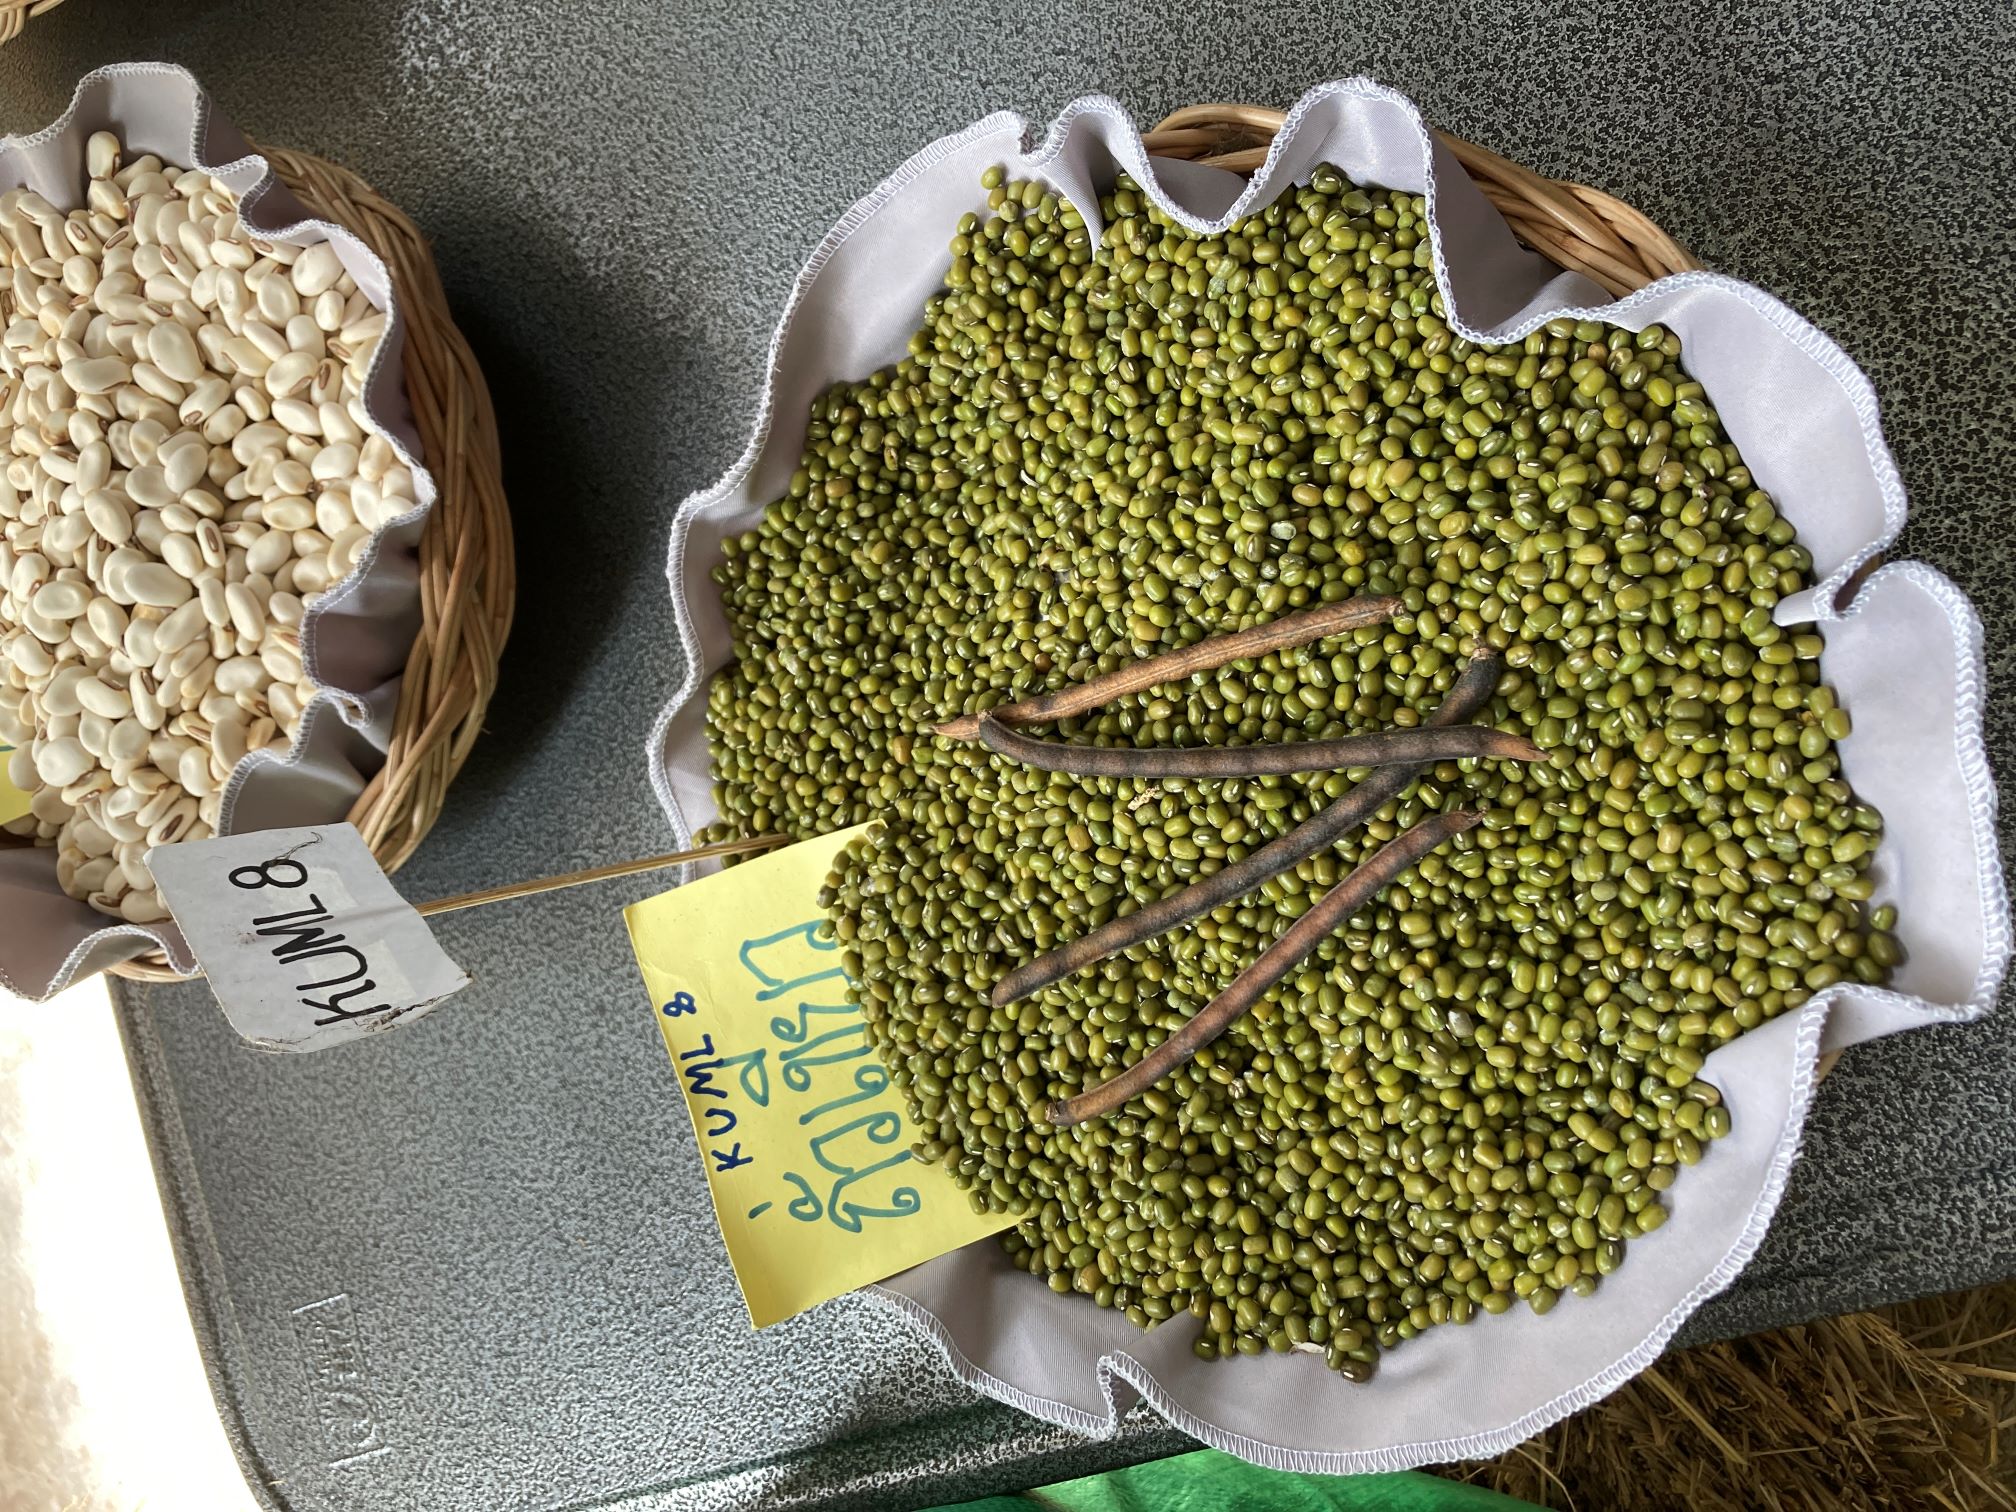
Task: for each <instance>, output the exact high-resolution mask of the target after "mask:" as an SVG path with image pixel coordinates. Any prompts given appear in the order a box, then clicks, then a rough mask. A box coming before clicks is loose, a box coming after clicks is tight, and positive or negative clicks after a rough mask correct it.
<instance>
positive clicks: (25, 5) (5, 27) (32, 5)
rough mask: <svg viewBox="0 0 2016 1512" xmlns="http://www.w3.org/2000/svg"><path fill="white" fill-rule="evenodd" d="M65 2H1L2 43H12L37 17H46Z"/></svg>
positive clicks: (44, 0) (53, 0)
mask: <svg viewBox="0 0 2016 1512" xmlns="http://www.w3.org/2000/svg"><path fill="white" fill-rule="evenodd" d="M62 3H63V0H0V42H12V41H13V40H14V39H15V38H16V37H18V36H20V35H21V28H22V27H24V26H26V25H27V24H28V23H29V21H30V20H31V19H33V18H34V17H36V16H41V15H46V14H47V13H48V12H50V11H52V10H54V9H56V7H57V6H59V5H61V4H62Z"/></svg>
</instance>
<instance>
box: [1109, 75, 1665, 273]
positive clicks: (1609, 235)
mask: <svg viewBox="0 0 2016 1512" xmlns="http://www.w3.org/2000/svg"><path fill="white" fill-rule="evenodd" d="M1286 119H1287V112H1285V111H1281V110H1276V109H1274V108H1273V107H1271V106H1267V105H1241V104H1234V103H1217V104H1206V105H1189V106H1185V107H1184V108H1183V109H1181V110H1175V111H1171V112H1170V113H1169V114H1168V115H1166V116H1164V117H1163V118H1162V120H1161V121H1159V122H1158V123H1156V125H1155V126H1153V127H1152V128H1150V129H1149V130H1148V131H1147V132H1146V133H1144V134H1143V136H1142V141H1143V143H1144V144H1145V145H1146V146H1147V149H1148V151H1149V153H1150V154H1152V155H1154V156H1156V157H1172V158H1183V159H1187V160H1189V161H1191V162H1197V163H1203V164H1206V165H1207V166H1210V167H1214V168H1227V169H1230V170H1232V171H1234V172H1237V173H1251V172H1253V170H1255V169H1256V168H1258V167H1259V166H1260V165H1261V164H1262V163H1263V162H1265V161H1266V158H1267V148H1268V144H1269V143H1271V142H1272V141H1273V140H1274V137H1275V135H1276V134H1277V133H1278V132H1279V131H1280V130H1281V126H1282V123H1283V122H1284V121H1285V120H1286ZM1429 129H1430V130H1431V131H1434V133H1435V137H1436V139H1437V140H1438V141H1440V142H1441V143H1442V144H1443V145H1444V146H1446V147H1447V148H1448V149H1449V150H1450V151H1451V152H1452V153H1454V154H1455V156H1456V159H1457V161H1458V162H1460V163H1461V164H1462V165H1463V168H1464V170H1465V171H1466V172H1467V173H1468V174H1469V175H1470V177H1471V178H1472V179H1473V180H1475V181H1476V183H1477V187H1478V188H1480V189H1482V190H1483V191H1484V197H1485V198H1486V199H1488V200H1489V201H1490V202H1491V204H1492V205H1493V207H1494V208H1496V209H1497V211H1498V212H1499V214H1501V215H1503V216H1504V217H1505V221H1506V224H1508V225H1509V226H1510V227H1511V228H1512V230H1513V233H1514V234H1515V235H1517V236H1518V238H1519V239H1520V240H1521V241H1523V242H1525V243H1526V244H1527V245H1528V246H1529V247H1531V248H1533V249H1534V250H1535V251H1536V252H1539V253H1540V254H1541V255H1543V256H1545V257H1547V258H1550V259H1552V260H1553V261H1554V262H1555V263H1557V264H1559V265H1560V266H1561V267H1564V268H1567V269H1569V270H1570V271H1571V272H1575V273H1580V274H1583V275H1584V276H1585V277H1588V278H1591V279H1594V280H1595V281H1596V282H1597V283H1599V284H1601V285H1602V286H1603V287H1604V288H1605V289H1607V290H1608V291H1609V292H1610V293H1611V294H1613V295H1619V296H1622V295H1625V294H1629V293H1632V292H1633V291H1634V290H1637V289H1642V288H1643V287H1644V286H1645V285H1646V284H1648V283H1651V282H1652V281H1653V280H1655V279H1659V278H1664V277H1666V276H1667V275H1668V274H1670V273H1684V272H1687V271H1689V270H1692V269H1695V268H1699V267H1700V266H1701V264H1700V263H1699V262H1698V261H1696V259H1695V258H1694V255H1693V254H1692V253H1690V252H1689V251H1688V250H1687V249H1686V248H1685V247H1683V246H1682V245H1681V244H1680V243H1679V242H1678V241H1676V240H1675V239H1674V238H1673V237H1672V236H1670V235H1668V234H1667V233H1666V232H1665V231H1663V230H1661V229H1660V227H1659V226H1658V225H1657V224H1656V223H1655V222H1654V221H1653V220H1652V219H1651V218H1650V217H1649V216H1647V215H1645V214H1644V213H1642V212H1641V211H1639V210H1637V209H1634V208H1633V207H1632V206H1630V205H1628V204H1626V203H1625V202H1624V201H1623V200H1620V199H1618V198H1617V197H1616V196H1615V195H1611V194H1606V193H1605V192H1604V191H1602V190H1601V189H1592V188H1591V187H1589V186H1588V185H1587V184H1578V183H1575V182H1573V181H1572V180H1567V179H1552V178H1548V177H1546V176H1545V175H1544V174H1539V173H1535V172H1534V171H1533V170H1532V169H1530V168H1525V167H1522V166H1520V165H1519V164H1518V163H1515V162H1513V161H1512V160H1511V159H1510V158H1506V157H1501V156H1500V155H1499V154H1497V153H1495V152H1492V151H1491V150H1490V149H1489V148H1485V147H1479V146H1478V145H1477V144H1476V143H1474V142H1470V141H1466V140H1465V139H1464V138H1462V137H1459V136H1455V135H1453V134H1452V133H1450V132H1446V131H1441V130H1436V129H1435V128H1433V127H1430V128H1429Z"/></svg>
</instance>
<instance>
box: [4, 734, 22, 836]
mask: <svg viewBox="0 0 2016 1512" xmlns="http://www.w3.org/2000/svg"><path fill="white" fill-rule="evenodd" d="M13 754H14V747H12V746H10V745H0V824H12V823H13V822H14V821H15V820H16V819H19V818H20V817H21V816H22V815H23V814H25V813H27V812H28V795H27V794H26V793H24V792H22V791H21V789H19V788H17V787H16V786H14V784H13V783H12V782H11V781H9V780H8V777H7V759H8V758H9V757H10V756H12V755H13Z"/></svg>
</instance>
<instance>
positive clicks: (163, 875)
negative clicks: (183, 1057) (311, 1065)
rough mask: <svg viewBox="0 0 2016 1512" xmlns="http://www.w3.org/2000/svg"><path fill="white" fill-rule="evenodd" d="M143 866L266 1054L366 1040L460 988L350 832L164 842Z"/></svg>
mask: <svg viewBox="0 0 2016 1512" xmlns="http://www.w3.org/2000/svg"><path fill="white" fill-rule="evenodd" d="M147 867H148V870H149V871H151V872H153V874H154V881H155V882H156V883H157V884H158V885H159V887H160V890H161V901H162V902H163V903H165V904H167V905H168V910H169V912H170V913H172V914H174V915H175V922H176V923H177V924H179V925H181V926H182V934H183V937H184V938H185V939H187V940H188V942H189V948H190V950H192V951H194V952H195V955H196V959H197V961H198V962H200V963H201V964H202V967H203V970H204V972H205V973H206V974H207V975H208V976H209V978H210V990H211V991H212V992H214V993H216V995H217V1001H218V1002H219V1003H221V1004H222V1005H223V1007H224V1015H225V1017H226V1018H228V1019H230V1020H231V1027H232V1028H234V1029H236V1030H237V1031H238V1032H239V1033H240V1034H242V1035H244V1036H245V1038H246V1039H248V1040H250V1041H251V1042H252V1043H253V1044H254V1045H257V1046H258V1047H259V1048H260V1049H262V1050H322V1049H326V1048H327V1047H328V1046H330V1045H340V1044H342V1043H344V1042H345V1041H346V1040H354V1039H361V1038H362V1037H363V1036H365V1035H367V1034H376V1033H378V1032H379V1031H381V1030H385V1029H390V1028H392V1027H393V1026H394V1025H397V1024H406V1023H411V1022H412V1021H413V1020H414V1019H416V1018H418V1017H420V1015H421V1014H423V1013H425V1012H427V1011H428V1010H429V1009H431V1008H432V1007H434V1005H435V1004H436V1003H439V1002H440V1001H441V1000H442V999H443V998H445V997H448V996H450V995H452V994H454V993H457V992H460V991H461V990H462V989H463V988H464V987H467V986H468V985H469V978H468V977H467V976H465V975H463V972H462V968H461V967H459V966H457V965H456V964H455V963H454V962H453V961H451V960H449V959H448V956H447V954H446V953H445V952H444V951H443V950H442V949H441V947H440V946H439V945H437V944H435V942H434V936H433V934H432V933H431V932H430V931H429V930H428V928H427V925H426V924H425V922H423V921H422V919H421V918H420V915H419V914H417V913H415V912H414V911H413V906H412V905H411V904H410V903H408V902H407V901H406V900H405V899H404V898H402V897H400V896H399V894H398V893H397V892H395V891H394V890H393V887H392V884H391V882H390V881H389V880H387V878H386V876H385V873H384V872H383V871H382V870H381V869H380V868H379V865H378V863H377V862H376V861H374V860H373V859H372V858H371V852H370V851H368V850H366V849H365V847H364V840H363V837H362V836H360V835H359V834H358V833H357V831H356V829H355V828H354V827H353V826H351V825H348V824H318V825H314V826H312V827H310V828H306V829H281V830H257V831H254V832H253V833H251V834H245V835H228V836H226V837H225V838H223V839H221V840H198V841H194V842H192V843H188V844H183V845H164V846H161V847H159V848H157V849H155V850H153V851H150V852H148V855H147Z"/></svg>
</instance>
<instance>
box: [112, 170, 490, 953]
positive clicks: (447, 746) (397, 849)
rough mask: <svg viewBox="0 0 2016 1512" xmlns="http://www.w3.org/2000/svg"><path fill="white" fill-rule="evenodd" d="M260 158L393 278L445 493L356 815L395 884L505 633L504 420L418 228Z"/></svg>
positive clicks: (483, 695)
mask: <svg viewBox="0 0 2016 1512" xmlns="http://www.w3.org/2000/svg"><path fill="white" fill-rule="evenodd" d="M259 151H260V152H261V153H263V154H264V156H265V158H266V160H267V161H268V162H269V163H271V164H272V165H273V171H274V172H275V173H276V174H278V175H279V177H280V179H281V180H282V182H284V183H285V184H286V185H287V187H288V188H289V189H291V190H293V191H294V193H295V195H296V196H297V197H298V198H299V199H300V200H301V202H302V204H304V205H305V206H307V207H308V209H309V211H310V212H311V213H312V214H314V215H316V216H319V217H321V218H322V219H325V220H329V221H333V222H334V223H335V224H337V225H339V226H343V227H345V228H347V229H348V230H350V231H351V232H353V233H354V234H355V235H356V236H357V237H358V239H359V240H361V241H363V242H364V243H365V245H367V246H368V247H370V248H371V250H372V251H373V252H376V253H377V254H378V256H379V257H380V258H381V259H383V260H384V263H385V266H386V267H387V268H388V269H389V270H390V272H391V275H392V290H393V297H394V299H395V300H396V301H397V303H398V307H399V313H400V317H401V319H402V320H403V322H404V326H405V332H406V346H405V353H404V361H405V374H406V395H407V400H408V402H409V403H410V404H411V406H412V409H413V421H414V425H415V427H416V428H417V429H418V430H419V433H420V442H421V450H422V453H423V460H424V461H425V462H426V465H427V469H428V471H429V472H431V473H432V474H433V476H434V482H435V486H436V490H437V497H436V499H435V502H434V508H433V511H432V513H431V514H430V515H429V516H428V519H427V527H426V530H425V532H424V533H423V534H422V535H421V537H420V548H419V569H420V632H419V634H418V636H416V637H415V639H414V642H413V649H412V651H411V652H410V653H409V654H408V656H407V660H406V671H405V680H404V681H403V682H402V683H401V685H400V692H399V706H398V710H397V712H396V713H395V715H394V716H393V725H392V740H391V745H390V747H389V748H388V750H387V752H386V757H385V765H384V766H383V767H382V768H381V769H380V770H379V772H378V774H377V775H376V776H375V777H373V778H372V779H371V782H370V785H369V786H367V787H366V788H365V789H364V791H363V792H362V793H361V794H360V795H359V796H358V798H357V802H356V803H355V804H354V805H353V806H352V807H351V810H350V813H349V816H348V817H349V820H350V822H351V823H352V824H354V825H356V826H357V829H358V832H359V833H360V834H362V835H363V837H364V843H365V844H366V845H367V846H369V847H370V849H371V854H372V855H373V856H375V857H376V858H377V860H378V863H379V864H380V865H381V866H383V867H384V868H385V870H386V871H388V872H390V871H393V870H396V869H397V868H398V867H399V865H400V864H401V863H402V862H404V861H405V860H406V858H407V857H408V856H410V855H412V854H413V851H414V849H415V848H416V847H417V846H418V845H419V844H420V841H421V840H422V839H423V838H424V837H425V836H426V834H427V831H428V830H429V829H430V828H431V827H432V826H433V823H434V821H435V819H436V818H437V817H438V816H439V815H440V813H441V807H442V804H443V803H444V802H445V800H446V798H447V794H448V784H449V783H450V782H451V781H453V780H454V777H455V774H456V773H457V772H458V771H460V770H461V769H462V763H463V762H464V761H466V760H467V759H468V756H469V751H470V748H471V747H472V746H473V745H474V744H475V742H476V737H477V735H478V734H479V733H480V732H481V729H482V725H483V714H484V710H485V709H486V708H488V706H489V703H490V696H491V694H492V693H493V692H494V691H495V690H496V686H497V661H498V658H499V656H500V655H502V653H503V650H504V639H505V636H506V634H507V633H508V632H509V630H510V627H511V610H512V604H513V602H514V600H515V597H516V594H517V570H516V566H515V563H514V560H513V555H512V545H511V517H510V513H509V511H508V509H507V508H506V505H505V500H504V484H503V477H502V471H501V466H500V463H499V460H498V448H497V417H496V414H495V413H494V412H493V411H492V409H491V407H490V391H489V389H488V388H487V387H486V386H485V385H484V382H483V373H482V370H481V369H480V368H478V367H477V365H476V359H475V357H474V356H472V355H471V353H470V351H469V345H468V343H467V342H466V341H464V340H463V338H462V333H461V332H460V331H458V330H456V328H455V323H454V321H453V320H452V319H451V318H450V316H449V313H448V297H447V294H446V293H445V292H444V290H443V289H442V287H441V276H440V273H439V272H438V271H437V270H436V268H435V266H434V258H433V254H432V253H431V252H429V251H428V248H427V242H426V239H425V238H424V237H423V236H422V235H421V234H420V229H419V228H418V227H417V226H415V225H414V224H413V222H412V221H411V220H409V219H407V217H406V216H405V214H404V213H402V212H401V211H400V209H399V208H398V207H397V206H396V205H393V204H392V203H390V202H389V201H388V200H386V199H385V198H384V197H383V196H381V195H380V194H379V193H378V192H377V191H376V190H375V189H373V188H372V187H371V186H370V185H369V184H367V183H366V182H365V181H364V180H363V179H361V178H359V177H358V176H357V175H356V174H355V173H352V172H351V171H350V170H349V169H347V168H341V167H338V166H337V165H336V164H334V163H330V162H326V161H324V160H323V159H321V158H317V157H311V156H310V155H308V154H307V153H301V152H289V151H286V150H284V149H280V148H269V147H261V148H260V149H259ZM113 970H114V971H115V972H117V973H118V974H119V975H120V976H123V977H126V978H129V979H131V980H134V981H145V982H173V981H180V980H182V979H183V978H182V977H181V975H180V974H179V973H177V972H174V971H172V970H170V969H169V966H168V963H167V960H166V959H165V958H164V957H163V956H161V955H160V954H158V953H157V954H153V955H147V956H141V957H139V958H137V959H135V960H132V961H128V962H126V963H125V964H123V965H120V966H116V967H114V968H113Z"/></svg>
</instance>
